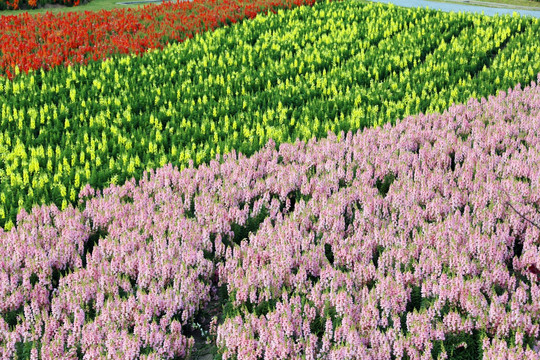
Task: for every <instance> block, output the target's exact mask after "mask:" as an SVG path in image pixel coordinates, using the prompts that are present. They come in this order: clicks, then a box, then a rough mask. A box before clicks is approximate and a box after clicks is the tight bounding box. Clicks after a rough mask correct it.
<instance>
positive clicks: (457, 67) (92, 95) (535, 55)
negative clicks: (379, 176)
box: [0, 1, 540, 229]
mask: <svg viewBox="0 0 540 360" xmlns="http://www.w3.org/2000/svg"><path fill="white" fill-rule="evenodd" d="M539 26H540V25H539V22H538V20H536V19H531V18H520V17H517V16H516V17H492V18H489V17H484V16H481V15H473V14H464V13H460V14H456V13H442V12H436V11H431V10H427V9H405V8H400V7H395V6H392V5H383V4H375V3H367V4H365V3H358V2H353V1H343V2H335V3H325V4H316V5H315V6H313V7H300V8H296V9H293V10H288V11H283V10H280V11H278V12H277V13H276V14H269V15H265V16H259V17H256V18H255V19H253V20H251V21H244V22H241V23H237V24H235V25H232V26H230V27H226V28H222V29H218V30H216V31H214V32H211V33H203V34H200V35H197V36H195V37H194V38H193V39H190V40H188V41H185V42H184V43H180V44H175V45H169V46H167V47H166V48H165V49H163V50H159V51H150V52H148V53H146V54H144V55H143V56H131V57H122V58H114V59H110V60H106V61H103V62H96V63H91V64H89V65H87V66H75V67H68V68H55V69H53V70H52V71H48V72H45V71H43V70H40V71H36V72H30V73H28V74H21V75H19V76H18V77H16V78H15V79H13V80H8V79H1V80H0V103H1V113H0V116H1V117H0V129H2V130H0V225H1V226H3V227H4V228H5V229H10V228H11V227H12V226H13V225H14V223H15V219H16V215H17V213H18V212H19V211H20V210H21V209H22V208H25V209H27V210H30V209H31V208H32V206H34V205H36V204H50V203H55V204H56V205H57V206H59V207H60V208H62V209H64V208H66V207H67V206H68V204H69V203H76V202H77V201H78V199H77V194H78V192H79V190H80V189H81V188H82V187H83V186H84V185H85V184H87V183H89V184H90V185H91V186H93V187H95V188H104V187H106V186H108V185H110V184H121V183H123V182H124V181H126V179H130V178H132V177H135V178H139V177H140V176H141V175H142V173H143V171H144V170H146V169H151V168H156V167H160V166H163V165H165V164H167V163H172V164H173V165H176V166H179V167H180V168H184V167H187V166H189V163H190V162H193V164H194V165H198V164H201V163H204V162H208V161H209V160H210V159H213V158H216V156H219V155H221V154H225V153H228V152H229V151H230V150H231V149H236V150H237V151H240V152H242V153H244V154H246V155H251V154H253V153H254V152H255V151H256V150H258V149H260V148H261V147H262V146H263V145H264V144H266V143H267V141H268V139H270V138H272V139H274V141H275V142H276V143H277V144H280V143H284V142H294V141H295V140H296V139H297V138H299V139H302V140H307V139H310V138H312V137H317V138H320V137H323V136H326V135H327V133H328V131H333V132H336V133H338V132H340V131H341V130H344V131H349V130H353V131H354V130H358V129H361V128H363V127H366V126H373V125H380V124H383V123H385V122H392V123H393V122H395V120H396V119H399V118H402V117H404V116H407V115H410V114H416V113H419V112H435V111H443V110H444V109H446V108H448V106H450V105H451V104H452V103H459V102H464V101H466V100H467V99H468V98H469V97H471V96H472V97H483V96H484V97H485V96H488V95H491V94H495V93H496V92H497V90H501V89H502V90H506V89H508V88H509V87H511V86H514V85H515V84H516V83H518V82H520V83H523V84H525V83H529V82H530V81H531V80H533V79H534V78H535V76H536V74H537V73H538V72H540V30H539Z"/></svg>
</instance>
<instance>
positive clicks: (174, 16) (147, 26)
mask: <svg viewBox="0 0 540 360" xmlns="http://www.w3.org/2000/svg"><path fill="white" fill-rule="evenodd" d="M314 2H315V0H249V1H248V0H194V1H185V2H178V3H164V4H162V5H160V6H145V7H144V8H140V9H115V10H112V11H105V10H102V11H99V12H88V11H86V12H84V13H76V12H68V13H62V14H52V13H46V14H45V15H29V14H27V13H24V14H21V15H18V16H0V76H7V77H8V78H13V77H14V76H15V75H16V74H17V73H18V71H24V72H28V71H29V70H31V69H34V70H35V69H45V70H48V69H51V68H53V67H55V66H58V65H66V66H67V65H70V64H76V63H80V64H86V63H87V62H88V61H90V60H100V59H105V58H107V57H110V56H111V55H114V54H129V53H136V54H140V53H142V52H144V51H146V50H147V49H154V48H162V47H163V46H164V45H166V44H167V43H169V42H174V41H183V40H184V39H186V38H188V37H192V36H193V35H194V34H195V33H198V32H200V31H206V30H211V29H215V28H216V27H218V26H221V25H224V24H230V23H235V22H236V21H238V20H241V19H244V18H253V17H255V16H256V15H257V14H258V13H259V12H266V11H268V10H270V11H273V10H274V9H276V8H291V7H293V6H300V5H312V4H313V3H314ZM16 67H18V70H17V69H16Z"/></svg>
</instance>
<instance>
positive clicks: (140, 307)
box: [0, 77, 540, 359]
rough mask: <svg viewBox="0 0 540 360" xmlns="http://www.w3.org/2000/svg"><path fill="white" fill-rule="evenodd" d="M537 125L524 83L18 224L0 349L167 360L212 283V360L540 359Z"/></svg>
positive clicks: (232, 156)
mask: <svg viewBox="0 0 540 360" xmlns="http://www.w3.org/2000/svg"><path fill="white" fill-rule="evenodd" d="M538 80H540V77H539V79H538ZM539 128H540V88H539V87H538V86H537V85H536V84H534V83H533V85H532V86H531V87H528V88H526V89H524V90H520V89H519V88H518V89H516V90H514V91H509V92H508V94H505V93H501V94H500V95H499V96H498V97H496V98H491V99H490V100H489V101H482V102H478V101H476V100H470V101H469V102H468V103H467V104H466V105H458V106H453V107H451V108H450V109H449V110H448V111H446V112H445V113H444V114H442V115H427V116H426V115H419V116H415V117H408V118H406V119H405V120H403V121H398V122H397V123H396V125H395V126H391V125H390V124H387V125H385V126H384V127H383V128H381V127H377V128H374V129H366V130H364V131H363V132H358V133H356V134H353V133H352V132H349V133H347V134H346V135H345V134H344V133H341V136H340V139H339V140H338V137H337V136H336V135H335V134H332V133H330V134H329V137H328V138H327V139H323V140H319V141H315V140H310V141H309V142H308V143H307V144H306V143H305V142H296V143H294V144H282V145H280V146H279V150H276V148H275V144H274V143H273V142H272V141H271V142H269V143H268V144H267V145H266V146H265V147H264V148H263V149H262V150H260V151H258V152H257V153H255V154H254V155H253V156H251V157H245V156H243V155H237V154H236V152H235V151H234V150H233V151H232V152H231V153H229V154H227V155H224V156H223V158H221V159H219V160H220V161H217V160H212V161H211V162H210V163H209V164H208V165H207V164H204V165H201V166H200V167H198V168H192V167H190V168H187V169H184V170H183V171H178V170H177V169H175V168H173V167H172V166H171V165H167V166H165V167H163V168H161V169H158V170H156V171H150V172H149V173H146V174H145V175H144V176H143V177H142V179H141V180H140V182H138V183H137V182H136V181H134V180H131V181H128V182H127V183H126V184H124V185H122V186H116V185H111V186H110V187H108V188H106V189H105V190H103V192H96V191H95V190H94V189H92V188H91V187H89V186H86V187H85V188H84V189H83V191H82V192H81V194H80V196H81V200H82V201H84V206H83V210H78V209H76V208H73V207H72V206H71V205H70V206H68V207H67V208H66V209H65V210H63V211H61V210H59V209H58V208H57V207H56V206H55V205H52V206H42V207H39V208H35V209H34V210H33V211H32V212H31V213H30V214H28V213H26V212H25V211H22V212H21V213H20V214H19V216H18V226H17V228H16V231H15V229H14V230H12V231H10V232H3V231H2V230H0V244H1V246H0V249H1V252H0V279H1V282H0V284H1V287H0V304H1V306H2V307H1V308H0V313H1V314H2V317H1V318H0V330H1V332H0V343H1V344H2V347H0V355H2V356H3V358H12V357H11V356H12V355H13V354H15V353H18V354H28V356H30V358H32V359H35V358H37V357H38V356H40V357H41V358H43V359H58V358H66V359H76V358H84V359H99V358H102V357H103V356H104V355H105V354H108V356H109V357H108V358H112V359H136V358H141V359H158V358H159V359H161V358H165V359H173V358H183V357H184V356H185V355H186V354H187V353H189V351H190V348H191V346H192V345H193V340H192V339H190V338H187V337H186V336H185V333H184V331H185V329H184V328H185V327H186V324H187V323H188V322H189V320H190V319H192V318H193V317H194V314H195V313H196V311H197V310H198V309H200V308H201V306H202V304H203V303H205V302H208V301H209V300H210V298H211V297H212V296H216V293H217V287H218V286H220V287H221V288H222V289H223V288H225V293H226V297H225V298H226V299H227V300H226V303H225V306H224V309H225V311H224V321H223V323H221V324H218V325H217V342H216V344H217V346H218V348H219V349H220V351H221V353H222V355H223V358H224V359H231V358H236V359H258V358H263V357H264V358H266V359H301V358H305V359H318V358H321V357H322V358H327V359H389V358H391V355H393V356H394V358H409V359H430V358H432V356H433V358H435V359H437V358H439V359H443V358H452V359H458V358H459V359H462V358H468V359H478V358H485V359H533V358H538V355H537V353H535V352H534V351H533V350H531V349H532V347H533V346H534V345H535V338H537V337H538V336H539V321H540V316H539V311H540V302H539V301H540V287H539V285H538V281H539V279H538V278H537V275H536V274H535V273H533V272H531V271H530V269H533V268H534V269H536V268H537V267H540V263H539V262H538V258H539V257H538V239H539V237H540V231H539V229H538V228H536V227H534V226H533V225H531V223H529V222H528V221H526V220H525V219H524V218H523V217H521V216H520V215H519V214H527V215H528V217H529V218H530V219H532V221H536V222H538V221H540V215H539V214H538V208H539V205H540V191H539V186H540V183H539V180H540V168H539V164H540V158H539V155H540V138H539V134H538V129H539ZM525 164H527V165H526V166H525ZM508 204H511V205H512V207H513V209H515V211H513V210H512V208H510V207H509V205H508ZM81 356H83V357H81ZM404 356H405V357H404ZM482 356H483V357H482Z"/></svg>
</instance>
